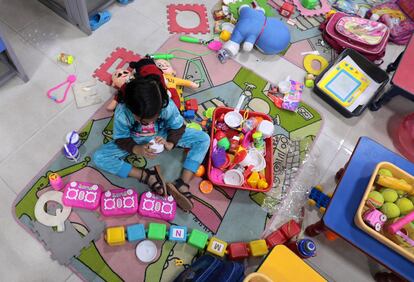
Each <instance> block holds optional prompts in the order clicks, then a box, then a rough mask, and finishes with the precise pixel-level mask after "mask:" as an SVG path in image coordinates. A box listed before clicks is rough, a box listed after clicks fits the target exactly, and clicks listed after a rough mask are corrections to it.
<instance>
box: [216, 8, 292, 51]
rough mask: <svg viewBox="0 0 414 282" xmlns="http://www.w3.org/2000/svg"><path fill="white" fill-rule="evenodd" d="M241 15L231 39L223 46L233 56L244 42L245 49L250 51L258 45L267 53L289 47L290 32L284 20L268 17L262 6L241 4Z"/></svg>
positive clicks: (258, 47)
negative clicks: (254, 7)
mask: <svg viewBox="0 0 414 282" xmlns="http://www.w3.org/2000/svg"><path fill="white" fill-rule="evenodd" d="M239 15H240V16H239V20H238V22H237V24H236V27H235V28H234V30H233V33H232V34H231V39H230V41H227V42H226V43H225V44H224V47H223V49H224V50H225V51H227V52H228V53H229V54H230V55H231V56H235V55H237V53H238V52H239V49H240V44H241V43H243V42H244V43H243V50H244V51H246V52H249V51H251V50H252V49H253V46H256V47H257V49H259V50H260V51H261V52H262V53H264V54H266V55H275V54H278V53H280V52H282V51H283V50H285V49H286V48H287V47H288V45H289V43H290V33H289V29H288V28H287V26H286V25H285V24H284V23H283V22H281V21H279V20H277V19H276V18H271V17H266V16H265V14H264V10H263V9H261V8H260V7H258V8H256V9H253V8H251V7H249V6H248V5H242V6H240V8H239Z"/></svg>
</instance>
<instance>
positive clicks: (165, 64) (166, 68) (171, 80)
mask: <svg viewBox="0 0 414 282" xmlns="http://www.w3.org/2000/svg"><path fill="white" fill-rule="evenodd" d="M154 62H155V64H156V65H157V67H158V68H159V69H161V70H162V73H163V74H164V78H165V82H166V86H167V89H168V90H169V91H170V94H171V98H172V100H173V101H174V103H175V104H176V105H177V107H178V103H179V105H180V107H179V109H180V111H184V110H185V106H184V97H183V95H182V94H183V87H190V88H191V89H197V88H198V87H199V84H197V83H195V82H193V81H191V80H187V79H183V78H179V77H176V74H177V73H176V71H175V70H174V69H173V67H172V65H171V63H170V62H169V61H167V60H164V59H159V60H155V61H154ZM174 92H176V93H174ZM177 96H178V99H179V101H178V100H177Z"/></svg>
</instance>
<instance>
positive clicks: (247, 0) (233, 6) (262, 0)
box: [229, 0, 275, 19]
mask: <svg viewBox="0 0 414 282" xmlns="http://www.w3.org/2000/svg"><path fill="white" fill-rule="evenodd" d="M253 2H255V3H256V4H257V5H258V6H259V7H260V8H262V9H263V10H264V11H265V16H266V17H273V16H274V15H275V12H274V9H273V8H272V7H271V6H270V5H269V4H267V0H256V1H254V0H239V1H235V2H233V3H230V4H229V8H230V13H231V14H232V16H233V17H234V18H235V19H238V18H239V8H240V6H242V5H249V6H250V7H252V3H253Z"/></svg>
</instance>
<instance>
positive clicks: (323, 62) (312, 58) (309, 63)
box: [303, 54, 329, 75]
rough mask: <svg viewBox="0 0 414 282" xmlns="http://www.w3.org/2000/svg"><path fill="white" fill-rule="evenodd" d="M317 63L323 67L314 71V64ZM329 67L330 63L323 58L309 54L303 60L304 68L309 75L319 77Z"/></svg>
mask: <svg viewBox="0 0 414 282" xmlns="http://www.w3.org/2000/svg"><path fill="white" fill-rule="evenodd" d="M313 61H317V62H319V64H320V65H321V66H320V68H319V69H314V68H313V67H312V62H313ZM328 65H329V62H328V61H327V60H326V59H325V58H324V57H322V56H319V55H314V54H309V55H306V56H305V58H304V59H303V66H304V67H305V70H306V71H307V72H308V73H311V74H313V75H319V74H320V73H321V72H322V71H323V70H324V69H326V67H327V66H328Z"/></svg>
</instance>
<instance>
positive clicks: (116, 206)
mask: <svg viewBox="0 0 414 282" xmlns="http://www.w3.org/2000/svg"><path fill="white" fill-rule="evenodd" d="M101 198H102V199H101V213H102V214H103V215H104V216H112V215H130V214H134V213H136V212H137V210H138V194H137V192H135V191H134V190H132V189H112V190H108V191H106V192H105V193H102V196H101Z"/></svg>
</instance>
